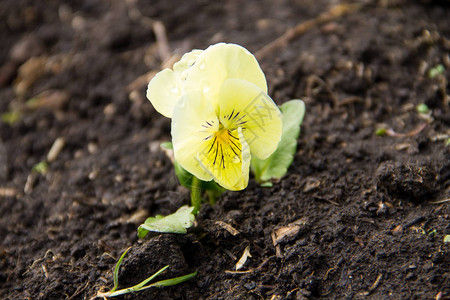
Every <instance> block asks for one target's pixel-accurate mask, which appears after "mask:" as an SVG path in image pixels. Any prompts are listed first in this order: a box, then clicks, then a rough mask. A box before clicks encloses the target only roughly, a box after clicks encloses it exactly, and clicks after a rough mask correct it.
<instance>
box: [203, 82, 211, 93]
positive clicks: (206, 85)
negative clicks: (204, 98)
mask: <svg viewBox="0 0 450 300" xmlns="http://www.w3.org/2000/svg"><path fill="white" fill-rule="evenodd" d="M210 89H211V88H210V87H209V85H208V84H205V85H204V86H203V93H205V94H206V93H208V92H209V90H210Z"/></svg>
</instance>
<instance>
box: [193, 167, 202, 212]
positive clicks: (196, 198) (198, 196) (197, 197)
mask: <svg viewBox="0 0 450 300" xmlns="http://www.w3.org/2000/svg"><path fill="white" fill-rule="evenodd" d="M200 184H201V181H200V179H198V178H197V177H195V176H194V177H193V178H192V187H191V205H192V206H193V207H194V210H193V211H192V213H193V214H194V215H197V214H198V212H199V211H200V206H201V205H202V188H201V187H200Z"/></svg>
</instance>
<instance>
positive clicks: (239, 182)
mask: <svg viewBox="0 0 450 300" xmlns="http://www.w3.org/2000/svg"><path fill="white" fill-rule="evenodd" d="M208 146H209V147H208V149H207V151H203V152H201V153H200V155H199V156H198V160H199V162H200V164H201V165H202V166H203V168H204V169H205V170H207V171H208V172H209V173H210V174H211V175H212V176H213V177H214V181H216V182H217V183H218V184H220V185H221V186H222V187H224V188H226V189H228V190H231V191H239V190H243V189H245V188H246V187H247V185H248V177H249V169H250V158H251V156H250V149H249V147H248V144H247V142H246V141H245V138H244V135H243V134H242V129H241V128H237V129H235V130H233V131H231V132H229V131H227V130H226V129H225V131H224V132H222V133H220V131H219V132H218V135H216V137H215V138H214V139H213V140H211V141H210V142H209V145H208Z"/></svg>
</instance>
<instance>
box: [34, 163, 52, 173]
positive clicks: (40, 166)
mask: <svg viewBox="0 0 450 300" xmlns="http://www.w3.org/2000/svg"><path fill="white" fill-rule="evenodd" d="M31 170H32V171H34V172H38V173H40V174H42V175H45V174H46V173H47V171H48V163H47V162H46V161H41V162H39V163H37V164H35V165H34V166H33V168H32V169H31Z"/></svg>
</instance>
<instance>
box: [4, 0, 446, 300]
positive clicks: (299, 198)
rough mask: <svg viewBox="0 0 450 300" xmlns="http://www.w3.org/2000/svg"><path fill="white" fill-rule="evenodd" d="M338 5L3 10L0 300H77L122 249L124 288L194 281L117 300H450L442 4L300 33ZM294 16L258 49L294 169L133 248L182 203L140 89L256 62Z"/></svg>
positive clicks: (166, 127) (366, 7) (286, 2)
mask: <svg viewBox="0 0 450 300" xmlns="http://www.w3.org/2000/svg"><path fill="white" fill-rule="evenodd" d="M342 3H344V2H342ZM342 3H341V2H340V1H325V0H314V1H311V0H302V1H300V0H283V1H270V0H265V1H238V0H230V1H226V2H222V1H220V2H219V1H204V0H196V1H144V0H129V1H122V0H110V1H101V0H77V1H57V0H48V1H32V0H2V1H1V3H0V39H1V43H2V47H0V66H1V68H0V112H1V113H2V115H3V117H2V122H1V123H0V298H2V299H90V298H92V297H93V296H95V295H96V293H97V291H98V290H103V291H106V290H108V289H109V288H111V287H112V285H113V278H112V272H113V269H114V266H115V264H116V262H117V259H118V258H119V257H120V255H121V253H122V252H123V251H124V250H125V249H126V248H128V247H130V246H131V247H132V249H131V250H130V252H129V253H128V255H127V256H126V257H125V259H124V263H123V266H122V269H121V271H120V276H119V282H120V285H121V287H128V286H130V285H133V284H136V283H138V282H139V281H140V280H143V279H144V278H146V277H148V276H149V275H150V274H152V273H153V272H155V271H156V270H158V269H159V268H161V267H162V266H165V265H170V268H169V269H168V271H166V272H165V273H164V274H163V275H162V276H161V278H170V277H171V276H172V277H173V276H181V275H185V274H188V273H190V272H194V271H195V270H197V271H198V275H197V276H196V277H195V278H194V279H191V280H190V281H187V282H185V283H182V284H179V285H177V286H173V287H168V288H155V289H149V290H146V291H143V292H140V293H137V294H129V295H127V296H122V297H121V299H319V298H324V299H325V298H335V299H336V298H338V299H352V298H354V299H359V298H369V299H445V298H450V253H449V252H450V243H444V237H445V235H448V234H450V222H449V220H450V203H449V202H448V199H449V196H450V181H449V179H450V146H448V145H446V143H448V138H449V134H450V126H449V125H450V107H449V99H450V98H449V95H448V94H449V85H448V79H449V75H450V58H449V52H450V18H448V16H449V15H450V5H449V4H450V2H448V1H407V0H380V1H375V0H373V1H370V0H367V1H360V2H358V3H359V5H358V6H354V7H353V6H352V8H351V10H350V11H349V12H347V14H346V15H345V16H335V17H332V18H329V19H327V20H325V21H320V22H315V21H310V20H316V21H317V19H316V18H317V16H319V15H321V14H322V13H324V12H327V11H329V10H330V9H332V7H334V6H336V5H341V4H342ZM344 5H345V3H344ZM158 21H159V22H160V23H155V22H158ZM304 22H306V23H305V24H309V25H308V26H306V27H307V28H306V29H305V30H303V32H297V34H295V35H294V36H292V37H291V38H290V39H289V40H288V41H287V42H285V43H280V44H279V45H277V46H278V47H277V48H276V49H274V50H273V51H269V52H267V53H266V54H265V55H260V56H259V58H260V59H259V61H260V64H261V67H262V69H263V70H264V71H265V73H266V76H267V80H268V84H269V93H270V95H271V97H272V98H273V99H274V101H275V102H276V103H277V104H282V103H284V102H285V101H288V100H289V99H294V98H300V99H303V100H304V101H305V103H306V108H307V113H306V116H305V119H304V122H303V125H302V132H301V135H300V137H299V139H298V151H297V153H296V155H295V158H294V163H293V165H292V166H291V168H290V169H289V171H288V174H287V175H286V176H285V177H284V178H282V179H281V180H279V181H277V182H274V185H273V187H271V188H263V187H260V186H259V185H257V184H256V182H254V180H250V184H249V186H248V188H247V189H245V190H244V191H242V192H226V193H224V194H223V195H222V196H221V197H220V198H219V199H218V201H217V204H216V205H214V206H211V205H209V204H206V203H205V204H204V205H203V206H202V209H201V212H200V214H199V216H198V217H197V219H196V223H195V226H194V227H193V228H191V229H189V231H188V233H187V234H186V235H176V234H166V235H156V236H152V237H147V238H145V239H143V240H139V239H138V238H137V236H136V233H137V231H136V229H137V227H138V226H139V224H141V223H142V222H143V220H145V218H146V217H148V216H154V215H156V214H169V213H172V212H174V211H175V210H176V209H177V208H179V207H180V206H181V205H183V204H188V203H189V192H188V191H187V190H186V189H184V188H182V187H180V185H179V184H178V183H177V181H176V177H175V175H174V172H173V167H172V164H171V162H170V160H169V158H167V156H166V155H165V154H164V152H163V151H162V150H161V149H160V147H159V144H160V143H161V142H164V141H169V140H170V121H169V120H168V119H166V118H164V117H163V116H161V115H159V114H158V113H157V112H156V111H155V110H154V109H153V107H152V106H151V104H150V103H149V102H148V101H147V100H146V98H145V89H146V84H147V82H148V78H149V77H150V76H151V75H152V74H154V72H157V71H159V70H160V69H161V67H162V66H163V65H164V62H163V60H166V62H165V65H168V64H169V65H170V62H167V59H168V60H169V61H170V60H172V62H173V60H174V58H176V57H179V55H182V54H183V53H185V52H187V51H190V50H191V49H193V48H199V49H204V48H206V47H207V46H208V45H210V44H214V43H217V42H220V41H225V42H233V43H237V44H241V45H243V46H245V47H246V48H248V49H249V50H250V51H251V52H253V53H257V52H258V50H259V49H261V48H262V47H264V46H266V45H268V44H270V43H271V42H272V41H273V40H275V39H276V38H277V37H279V36H280V35H282V34H283V33H285V32H286V31H288V30H289V29H291V28H294V27H295V26H297V25H298V24H302V23H304ZM155 24H159V25H161V24H162V25H163V26H164V28H165V29H166V33H167V41H168V46H169V48H168V49H166V48H164V45H165V44H164V33H163V32H162V31H161V30H160V29H161V26H160V27H158V26H156V29H155V30H154V28H155V26H154V25H155ZM158 28H159V29H158ZM155 32H157V33H158V34H155ZM440 65H441V66H440ZM442 67H443V68H442ZM439 68H441V69H439ZM152 72H153V73H152ZM430 72H431V73H430ZM30 99H31V100H30ZM422 103H424V104H426V105H427V106H428V108H429V113H428V114H422V113H419V112H418V111H417V110H416V106H417V105H418V104H422ZM8 118H9V119H8ZM14 119H15V120H14ZM380 128H385V129H386V130H385V133H386V134H385V135H377V134H375V132H376V131H377V130H378V129H380ZM61 138H62V139H64V146H63V147H62V149H61V150H60V151H56V155H54V154H51V155H50V156H53V157H50V158H49V162H48V169H47V172H46V173H45V174H42V173H39V172H37V171H36V170H35V171H33V167H35V166H36V165H37V164H38V163H40V162H43V161H45V160H46V159H47V155H48V153H49V151H50V149H51V148H52V145H54V143H55V141H58V142H57V143H56V144H58V143H59V141H61ZM53 153H54V152H53ZM40 166H41V167H42V164H41V165H40ZM445 200H447V201H445ZM228 226H231V227H233V228H234V229H235V230H237V233H236V232H234V231H230V230H229V227H228ZM246 247H249V249H250V254H251V257H249V258H248V259H247V262H246V264H245V265H244V267H243V268H242V269H240V270H239V271H238V272H236V271H235V265H236V263H237V261H238V260H239V258H240V257H241V256H242V254H243V252H244V249H245V248H246ZM119 298H120V297H119Z"/></svg>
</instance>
